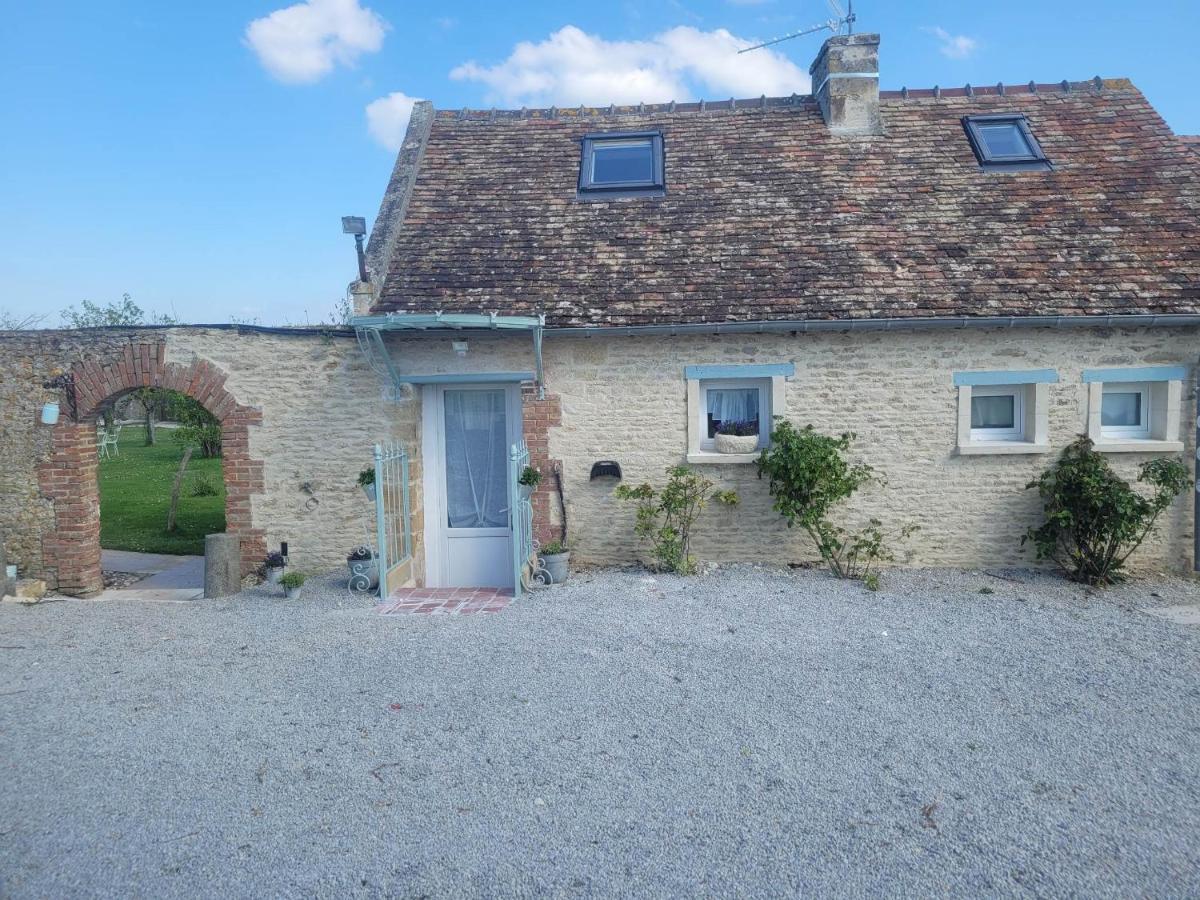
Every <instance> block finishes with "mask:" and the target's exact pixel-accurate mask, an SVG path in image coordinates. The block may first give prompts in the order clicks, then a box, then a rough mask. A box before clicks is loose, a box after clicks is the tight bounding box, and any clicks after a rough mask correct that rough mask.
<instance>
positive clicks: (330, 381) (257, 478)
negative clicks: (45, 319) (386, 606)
mask: <svg viewBox="0 0 1200 900" xmlns="http://www.w3.org/2000/svg"><path fill="white" fill-rule="evenodd" d="M63 372H73V373H74V374H75V375H76V381H77V385H78V388H77V394H78V399H79V412H80V419H81V422H80V424H79V425H75V424H74V423H72V422H71V421H70V417H69V415H68V411H67V409H66V405H65V404H64V409H63V416H62V419H61V420H60V423H59V424H58V425H56V426H53V427H51V426H45V425H41V424H39V416H40V411H41V406H42V404H43V403H44V402H45V401H47V400H51V399H62V395H61V393H60V392H58V391H53V390H47V389H45V388H43V386H42V385H43V384H44V383H45V382H46V381H48V380H49V379H50V378H52V377H54V376H55V375H58V374H61V373H63ZM142 384H152V385H158V386H163V387H169V388H175V389H179V390H182V391H184V392H185V393H189V394H192V395H193V396H196V397H197V399H200V400H201V401H202V402H204V403H205V404H206V405H207V406H208V407H209V409H210V410H212V411H213V412H214V414H216V415H217V416H218V418H219V419H221V420H222V423H223V430H224V442H225V460H224V470H225V482H226V490H227V505H226V518H227V527H228V530H229V531H231V532H237V533H239V534H240V535H241V537H242V546H243V555H244V568H251V567H253V566H254V565H256V564H257V562H258V560H259V559H261V554H262V552H263V551H264V550H265V549H266V547H267V546H275V545H277V544H278V543H279V542H280V541H287V542H288V544H289V552H290V554H291V557H292V562H293V564H294V565H295V566H296V567H297V568H300V569H303V570H307V571H320V570H324V569H331V568H335V567H338V566H340V565H344V560H345V555H346V553H347V552H348V551H349V550H350V549H351V548H352V547H353V546H355V545H357V544H362V543H367V544H370V545H374V544H375V531H374V528H375V520H374V515H373V507H372V505H371V504H370V503H369V502H368V501H367V500H366V498H365V497H364V496H363V494H362V492H361V491H360V490H359V489H358V488H357V486H356V483H355V482H356V478H357V475H358V472H359V470H360V469H363V468H365V467H368V466H370V465H372V446H373V444H374V443H375V442H376V441H377V440H380V439H386V438H393V439H400V440H404V441H405V443H410V444H411V443H415V440H416V435H417V431H416V424H415V422H414V421H413V420H412V419H411V417H410V416H409V415H408V414H407V413H410V412H411V409H406V408H404V407H397V406H395V405H394V404H385V403H383V402H381V393H382V387H383V385H382V384H381V382H380V381H379V379H378V377H377V376H376V375H375V374H374V373H373V372H371V371H370V370H369V369H368V368H367V367H366V365H365V363H364V361H363V359H362V355H361V353H360V351H359V350H358V347H357V344H356V342H355V341H354V339H353V337H352V336H350V335H348V334H345V333H342V334H336V333H334V334H322V333H316V332H311V331H296V332H283V333H268V332H265V331H262V330H256V329H205V328H164V329H102V330H87V331H50V332H19V333H11V332H10V333H3V334H0V430H2V432H3V439H2V441H0V501H2V502H0V533H3V535H4V538H5V544H6V547H7V549H8V553H9V558H10V561H11V562H16V563H17V564H19V565H20V567H21V570H22V573H23V574H24V573H29V574H34V575H42V576H46V577H47V578H48V579H49V581H50V582H51V583H52V584H55V583H57V582H59V581H60V578H59V575H60V573H59V571H58V570H59V568H60V566H63V565H66V566H67V567H68V568H70V569H71V573H69V575H68V576H67V577H64V578H63V579H62V584H61V587H62V589H64V590H69V591H71V592H72V593H77V594H84V595H86V594H90V593H94V591H95V590H96V589H98V584H97V583H96V580H95V577H93V576H92V575H91V574H85V575H84V576H77V575H76V574H75V573H76V571H77V570H80V569H83V570H87V571H88V572H90V571H91V570H92V569H94V568H95V564H94V560H93V557H94V556H97V548H98V542H97V541H98V525H99V518H98V508H97V499H96V494H95V464H96V463H95V447H94V440H95V420H96V415H97V410H98V409H100V408H102V407H104V406H105V405H107V404H109V403H111V402H112V400H114V399H115V398H117V397H119V396H121V395H122V394H125V393H127V392H128V390H129V389H130V388H131V387H132V386H135V385H142ZM413 469H414V472H415V473H416V476H415V477H419V472H420V466H419V461H417V464H416V465H414V467H413ZM418 499H419V498H418ZM417 511H418V512H419V508H418V509H417Z"/></svg>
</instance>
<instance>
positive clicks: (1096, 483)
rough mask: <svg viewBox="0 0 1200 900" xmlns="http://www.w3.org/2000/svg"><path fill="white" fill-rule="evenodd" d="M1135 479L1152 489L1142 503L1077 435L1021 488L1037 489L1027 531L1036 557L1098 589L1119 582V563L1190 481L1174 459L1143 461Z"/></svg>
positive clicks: (1121, 568) (1142, 497) (1140, 495)
mask: <svg viewBox="0 0 1200 900" xmlns="http://www.w3.org/2000/svg"><path fill="white" fill-rule="evenodd" d="M1138 481H1140V482H1144V483H1145V484H1147V485H1149V486H1150V487H1151V488H1153V490H1154V493H1153V494H1152V495H1151V496H1149V497H1145V496H1143V495H1142V494H1139V493H1138V492H1137V491H1135V490H1134V489H1133V488H1132V487H1130V485H1129V483H1128V482H1126V481H1123V480H1122V479H1121V478H1120V477H1118V476H1117V474H1116V473H1115V472H1114V471H1113V470H1112V468H1111V467H1110V466H1109V465H1108V460H1106V459H1105V458H1104V456H1103V454H1100V453H1097V452H1096V451H1095V450H1094V449H1092V442H1091V440H1090V439H1088V438H1087V437H1081V438H1079V439H1078V440H1077V441H1075V442H1074V443H1073V444H1071V445H1070V446H1069V447H1067V448H1066V449H1065V450H1063V452H1062V456H1060V457H1059V458H1058V460H1057V461H1055V463H1054V464H1053V465H1052V466H1051V467H1050V468H1049V469H1047V470H1046V471H1045V472H1043V473H1042V475H1041V476H1040V477H1039V478H1037V479H1036V480H1035V481H1031V482H1030V483H1029V484H1028V485H1026V489H1029V488H1037V490H1038V495H1039V496H1040V497H1041V498H1042V500H1043V502H1044V510H1045V515H1046V521H1045V522H1044V523H1043V524H1042V525H1041V526H1039V527H1038V528H1030V529H1029V531H1028V532H1027V533H1026V534H1025V536H1024V537H1023V538H1021V543H1022V544H1024V543H1025V542H1026V541H1031V542H1032V543H1033V545H1034V547H1036V548H1037V558H1038V559H1049V560H1053V561H1054V562H1055V563H1057V564H1058V565H1059V566H1060V567H1061V568H1062V569H1063V571H1064V572H1066V574H1067V577H1068V578H1070V579H1071V580H1072V581H1079V582H1082V583H1084V584H1091V585H1105V584H1113V583H1114V582H1117V581H1121V580H1123V579H1124V577H1125V576H1124V575H1123V574H1122V570H1123V569H1124V566H1125V561H1126V560H1127V559H1129V557H1130V555H1131V554H1132V553H1133V551H1134V550H1136V549H1137V548H1138V547H1140V546H1141V544H1142V542H1143V541H1144V540H1145V539H1146V537H1147V536H1148V535H1149V534H1150V532H1151V531H1153V529H1154V523H1155V521H1157V519H1158V517H1159V515H1160V514H1161V513H1162V512H1163V511H1164V510H1165V509H1166V508H1167V507H1169V506H1170V505H1171V503H1172V502H1174V500H1175V498H1176V497H1178V496H1179V495H1180V494H1181V493H1183V491H1185V490H1187V489H1188V487H1189V486H1190V485H1191V483H1192V480H1191V478H1189V477H1188V470H1187V466H1185V465H1184V464H1183V463H1182V462H1180V461H1179V460H1177V459H1154V460H1151V461H1149V462H1146V463H1143V464H1142V467H1141V469H1140V470H1139V472H1138Z"/></svg>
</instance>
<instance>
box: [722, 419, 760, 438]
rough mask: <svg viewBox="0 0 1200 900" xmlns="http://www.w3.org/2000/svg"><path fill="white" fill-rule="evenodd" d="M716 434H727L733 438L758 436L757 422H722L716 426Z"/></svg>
mask: <svg viewBox="0 0 1200 900" xmlns="http://www.w3.org/2000/svg"><path fill="white" fill-rule="evenodd" d="M717 434H729V435H734V436H735V437H749V436H750V435H752V434H758V423H757V422H722V423H721V424H720V425H718V426H717Z"/></svg>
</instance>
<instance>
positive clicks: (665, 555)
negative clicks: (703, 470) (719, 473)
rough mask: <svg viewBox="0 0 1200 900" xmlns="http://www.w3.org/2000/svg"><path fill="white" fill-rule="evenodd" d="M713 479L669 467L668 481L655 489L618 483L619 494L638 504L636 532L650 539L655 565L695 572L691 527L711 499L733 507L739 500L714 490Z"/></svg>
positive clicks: (680, 572)
mask: <svg viewBox="0 0 1200 900" xmlns="http://www.w3.org/2000/svg"><path fill="white" fill-rule="evenodd" d="M713 488H714V485H713V482H711V481H709V480H708V479H707V478H705V477H704V476H702V475H700V474H698V473H696V472H694V471H692V470H691V469H689V468H688V467H687V466H669V467H668V468H667V483H666V485H665V486H664V487H663V488H662V489H661V490H656V489H655V488H653V487H651V486H650V484H649V483H645V484H641V485H639V486H638V487H635V488H631V487H629V486H628V485H624V484H622V485H619V486H618V487H617V490H616V496H617V497H618V498H619V499H621V500H632V501H634V502H635V503H637V522H636V524H635V525H634V533H636V534H637V536H638V537H639V538H641V539H642V540H648V541H649V542H650V554H651V556H653V558H654V567H655V568H656V569H660V570H662V571H666V572H677V573H679V574H680V575H690V574H691V573H692V572H695V571H696V560H695V558H694V557H693V556H692V555H691V536H692V526H693V525H694V524H695V523H696V519H697V518H699V516H700V513H701V512H702V511H703V510H704V507H705V506H707V505H708V503H709V501H710V500H715V501H717V502H718V503H724V504H727V505H729V506H732V505H734V504H736V503H737V502H738V495H737V494H736V493H735V492H734V491H717V490H714V489H713Z"/></svg>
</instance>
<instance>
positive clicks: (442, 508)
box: [424, 384, 521, 588]
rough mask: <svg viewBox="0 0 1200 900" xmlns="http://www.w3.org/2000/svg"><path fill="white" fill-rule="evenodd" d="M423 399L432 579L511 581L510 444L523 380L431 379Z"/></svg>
mask: <svg viewBox="0 0 1200 900" xmlns="http://www.w3.org/2000/svg"><path fill="white" fill-rule="evenodd" d="M424 403H425V415H424V419H425V440H424V450H425V460H426V466H425V503H426V509H425V515H426V525H425V535H426V547H427V548H428V550H427V558H428V559H427V565H426V573H425V578H426V583H427V584H428V585H429V586H430V587H506V588H511V587H512V586H513V558H512V525H511V519H510V517H509V509H508V503H509V492H508V480H509V478H508V451H509V447H510V446H511V445H512V444H514V443H516V441H517V440H519V438H520V434H521V404H520V393H519V386H518V385H515V384H507V385H505V384H497V385H490V384H479V385H476V384H472V385H463V386H461V387H460V386H456V385H431V386H430V387H428V388H426V390H425V392H424Z"/></svg>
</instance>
